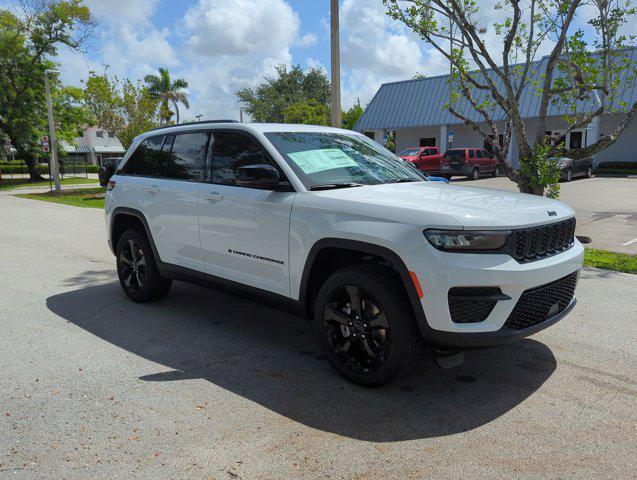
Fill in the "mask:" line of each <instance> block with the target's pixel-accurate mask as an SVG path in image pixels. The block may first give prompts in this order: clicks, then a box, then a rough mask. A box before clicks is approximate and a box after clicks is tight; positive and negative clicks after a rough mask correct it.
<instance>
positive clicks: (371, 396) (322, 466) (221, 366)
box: [0, 180, 637, 479]
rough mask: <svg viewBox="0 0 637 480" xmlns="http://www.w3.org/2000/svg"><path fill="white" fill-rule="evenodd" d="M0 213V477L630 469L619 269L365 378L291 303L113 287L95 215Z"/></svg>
mask: <svg viewBox="0 0 637 480" xmlns="http://www.w3.org/2000/svg"><path fill="white" fill-rule="evenodd" d="M497 181H499V180H497ZM487 182H489V180H485V181H480V182H479V183H480V184H484V185H485V186H486V184H487ZM0 225H2V235H0V278H2V282H1V290H0V326H1V334H0V367H2V368H1V370H0V379H1V380H2V381H1V384H2V389H1V390H0V409H1V410H0V413H1V415H0V479H3V478H11V479H35V478H37V479H44V478H54V479H63V478H68V479H77V478H96V479H119V478H127V479H128V478H135V479H143V478H149V479H173V478H190V479H236V478H243V479H254V478H259V479H270V478H285V479H295V478H308V479H309V478H311V479H314V478H343V479H351V478H355V479H375V478H399V479H420V478H467V477H470V478H475V477H483V478H561V479H563V478H634V477H635V475H636V474H637V466H636V464H635V463H636V460H635V451H637V435H636V433H637V427H636V426H637V402H636V401H635V399H636V396H637V387H636V385H637V374H636V372H637V352H636V350H635V338H636V336H637V313H636V312H637V299H636V297H635V292H636V291H637V276H634V275H628V274H619V273H613V272H607V271H600V270H594V269H586V270H585V271H584V272H583V274H582V278H581V281H580V284H579V286H578V290H577V296H578V299H579V303H578V305H577V306H576V308H575V310H574V311H573V312H572V313H571V314H570V315H569V316H568V317H567V318H566V319H564V320H563V321H561V322H560V323H558V324H557V325H555V326H553V327H552V328H550V329H548V330H546V331H544V332H541V333H540V334H538V335H535V336H533V337H532V338H530V339H526V340H524V341H521V342H519V343H516V344H514V345H511V346H507V347H502V348H497V349H491V350H482V351H475V352H469V353H468V354H467V359H466V362H465V364H464V365H463V366H462V367H458V368H456V369H452V370H439V369H437V368H436V367H434V366H433V364H432V362H431V361H430V360H429V359H428V358H423V359H421V361H420V363H419V365H418V368H417V369H416V371H414V372H413V373H412V374H411V375H410V376H409V377H407V378H405V379H404V380H401V381H400V382H398V383H397V384H395V385H391V386H389V387H386V388H382V389H373V390H370V389H364V388H361V387H358V386H355V385H352V384H349V383H347V382H345V381H344V380H343V379H341V378H340V377H339V376H338V375H337V374H336V373H335V372H334V371H333V370H332V369H331V367H330V366H329V365H328V364H327V362H326V361H325V360H324V359H323V358H322V356H321V355H320V353H319V352H318V350H317V347H316V343H315V341H314V337H313V334H312V331H311V328H310V325H309V323H307V322H305V321H303V320H301V319H299V318H297V317H294V316H292V315H290V314H287V313H282V312H280V311H278V310H275V309H273V308H270V307H267V306H263V305H260V304H256V303H252V302H250V301H249V300H245V299H240V298H236V297H233V296H229V295H226V294H222V293H218V292H215V291H211V290H205V289H201V288H198V287H194V286H188V285H185V284H179V283H177V284H176V285H175V287H173V290H172V291H171V293H170V294H169V295H168V296H167V297H166V298H165V299H163V300H162V301H160V302H158V303H155V304H149V305H138V304H134V303H132V302H130V301H128V300H127V299H126V297H125V296H124V294H123V293H122V292H121V290H120V288H119V286H118V285H117V283H116V279H115V275H114V259H113V257H112V255H111V254H110V252H109V251H108V249H107V247H106V244H105V241H104V225H103V214H102V212H101V211H99V210H93V209H82V208H75V207H69V206H64V205H56V204H49V203H44V202H37V201H32V200H26V199H21V198H16V197H13V196H9V195H0Z"/></svg>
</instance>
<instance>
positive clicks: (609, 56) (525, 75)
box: [383, 0, 637, 194]
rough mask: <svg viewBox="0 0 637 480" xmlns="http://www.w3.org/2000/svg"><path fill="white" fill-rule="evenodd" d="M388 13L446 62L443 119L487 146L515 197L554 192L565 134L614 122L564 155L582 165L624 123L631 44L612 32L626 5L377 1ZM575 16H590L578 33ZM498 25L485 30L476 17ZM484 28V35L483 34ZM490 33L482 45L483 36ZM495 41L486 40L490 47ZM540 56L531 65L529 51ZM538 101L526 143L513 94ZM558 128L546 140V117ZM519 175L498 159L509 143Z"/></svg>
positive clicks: (571, 0) (623, 0) (627, 17)
mask: <svg viewBox="0 0 637 480" xmlns="http://www.w3.org/2000/svg"><path fill="white" fill-rule="evenodd" d="M383 2H384V4H385V5H386V6H387V8H388V14H389V15H390V16H391V17H393V18H394V19H397V20H399V21H401V22H402V23H404V24H405V25H407V26H408V27H409V28H411V29H412V30H413V31H414V32H416V33H417V34H418V35H419V36H420V37H421V38H422V39H423V40H424V41H426V42H428V44H429V45H431V46H433V47H434V48H435V49H436V50H437V51H438V53H440V54H441V55H442V56H443V57H445V58H447V60H448V61H449V62H450V63H451V68H452V75H451V79H450V89H451V95H450V97H451V98H450V101H449V102H448V104H447V108H448V110H449V112H450V113H451V115H453V116H454V117H456V118H458V119H459V120H460V121H462V122H463V123H464V124H466V125H469V126H471V128H473V129H474V130H475V131H477V132H479V133H480V135H481V136H482V137H483V138H484V139H485V140H487V141H489V140H490V139H491V138H499V134H500V133H502V134H503V142H502V145H500V143H499V142H492V144H493V150H494V153H495V155H496V157H497V158H498V161H499V163H500V166H501V167H502V169H503V170H504V171H506V172H507V173H508V175H509V178H511V180H513V181H515V182H517V184H518V187H519V189H520V191H522V192H527V193H536V194H543V193H544V191H545V189H546V188H547V187H549V191H553V192H554V191H555V182H556V181H557V178H558V176H557V175H556V172H555V168H552V166H551V165H552V164H551V162H550V161H548V157H551V156H553V155H557V154H559V153H560V151H561V150H562V149H563V144H564V140H565V138H566V136H567V135H568V134H569V133H570V132H572V131H573V130H575V129H578V128H583V127H586V126H587V125H589V124H591V123H593V122H597V121H599V117H600V116H601V115H602V114H604V113H617V114H620V115H621V120H620V121H619V123H618V124H617V125H616V126H615V127H614V128H613V130H612V131H611V132H610V133H607V134H604V135H601V136H600V137H599V138H596V139H595V140H594V141H593V143H592V144H590V145H588V146H582V147H581V148H575V149H571V150H569V153H568V154H569V156H571V157H574V158H582V157H586V156H590V155H593V154H595V153H598V152H600V151H602V150H603V149H605V148H607V147H609V146H610V145H612V144H613V143H614V142H615V141H616V140H617V138H618V137H619V136H620V135H621V133H622V132H623V131H624V130H625V129H626V127H627V126H628V124H629V123H630V122H631V121H632V119H633V117H634V115H635V112H637V103H634V104H632V105H626V104H625V103H624V102H623V101H622V95H623V93H624V89H625V87H626V86H627V85H628V86H632V85H633V83H634V80H635V66H634V65H632V62H629V61H628V60H627V58H626V52H625V51H624V50H622V49H623V48H624V47H625V46H626V44H627V43H628V42H629V41H631V40H633V38H627V37H626V36H625V35H623V34H622V33H621V32H622V27H623V26H624V25H625V24H626V23H628V22H629V21H634V13H635V10H634V9H633V8H632V6H631V3H630V0H588V1H584V0H524V1H522V0H502V1H500V2H498V3H496V4H495V5H493V6H490V7H488V8H489V9H491V8H493V9H494V12H495V13H494V12H492V11H485V8H484V7H480V6H479V3H478V2H476V1H475V0H401V1H397V0H383ZM584 9H587V10H588V11H589V12H590V11H591V9H592V11H594V12H595V15H594V17H593V18H592V19H591V20H590V21H589V22H588V23H589V25H588V28H587V29H586V31H584V30H583V29H581V28H580V27H577V26H576V25H575V19H576V17H577V15H578V14H582V15H584V13H585V12H584ZM494 15H495V16H497V17H500V18H502V20H500V21H497V22H495V23H493V24H492V25H489V26H487V25H485V24H484V23H482V22H483V19H485V18H493V16H494ZM491 29H492V30H491ZM488 30H491V31H490V35H491V33H492V34H493V35H491V37H490V38H489V41H487V40H486V39H485V38H484V34H485V33H486V31H488ZM493 37H495V40H494V39H493ZM494 42H495V43H494ZM546 48H548V49H549V54H548V56H547V57H545V58H544V60H542V61H541V62H540V61H538V57H539V52H540V51H543V50H542V49H546ZM528 89H531V94H532V95H537V96H538V98H539V111H538V120H539V125H538V128H537V132H536V134H535V135H534V136H532V135H529V132H528V131H527V127H526V125H525V122H524V120H523V115H522V106H521V104H522V102H521V101H520V100H521V98H522V94H523V93H524V92H525V91H527V90H528ZM551 110H553V113H551V115H555V113H554V112H555V111H559V112H560V113H559V116H560V118H561V119H562V120H564V122H565V128H563V129H560V131H559V132H557V133H554V134H552V135H547V134H546V126H547V120H548V119H549V116H550V115H549V112H550V111H551ZM512 136H513V137H515V140H516V141H517V144H518V148H519V153H520V169H519V170H515V169H513V168H512V166H511V164H510V163H509V162H508V161H507V154H508V150H509V148H510V142H511V137H512Z"/></svg>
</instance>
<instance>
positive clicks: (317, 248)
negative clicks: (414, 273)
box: [299, 238, 428, 331]
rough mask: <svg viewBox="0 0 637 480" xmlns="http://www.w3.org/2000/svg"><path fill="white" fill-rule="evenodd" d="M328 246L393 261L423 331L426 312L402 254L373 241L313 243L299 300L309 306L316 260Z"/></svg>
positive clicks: (425, 322) (333, 239) (327, 240)
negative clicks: (310, 288)
mask: <svg viewBox="0 0 637 480" xmlns="http://www.w3.org/2000/svg"><path fill="white" fill-rule="evenodd" d="M326 248H342V249H347V250H354V251H356V252H361V253H366V254H370V255H375V256H377V257H382V258H384V259H386V260H387V261H388V262H389V263H391V265H392V268H393V269H394V270H395V271H396V272H397V273H398V275H399V276H400V278H401V280H402V284H403V287H404V288H405V291H406V292H407V296H408V298H409V303H410V304H411V307H412V310H413V312H414V315H415V316H416V321H417V322H418V325H419V327H420V328H421V331H422V328H423V325H424V326H428V324H427V320H426V318H425V312H424V310H423V308H422V304H421V303H420V297H419V296H418V292H417V291H416V287H415V286H414V283H413V281H412V279H411V275H410V273H409V270H408V268H407V266H406V265H405V263H404V262H403V260H402V259H401V258H400V256H399V255H398V254H397V253H396V252H394V251H393V250H390V249H389V248H386V247H383V246H380V245H376V244H373V243H368V242H361V241H358V240H349V239H344V238H322V239H320V240H317V241H316V243H314V245H312V248H311V249H310V251H309V253H308V255H307V258H306V259H305V265H304V267H303V273H302V275H301V284H300V286H299V302H300V303H301V305H303V306H304V308H306V307H307V306H308V302H309V301H310V299H309V298H307V288H308V283H309V281H310V274H311V272H312V268H313V266H314V262H315V260H316V257H317V256H318V254H319V253H320V252H321V251H322V250H324V249H326Z"/></svg>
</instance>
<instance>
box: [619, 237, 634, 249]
mask: <svg viewBox="0 0 637 480" xmlns="http://www.w3.org/2000/svg"><path fill="white" fill-rule="evenodd" d="M635 242H637V238H633V239H632V240H628V241H627V242H624V243H622V247H627V246H628V245H632V244H633V243H635Z"/></svg>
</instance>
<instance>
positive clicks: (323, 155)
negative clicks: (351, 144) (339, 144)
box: [288, 148, 358, 174]
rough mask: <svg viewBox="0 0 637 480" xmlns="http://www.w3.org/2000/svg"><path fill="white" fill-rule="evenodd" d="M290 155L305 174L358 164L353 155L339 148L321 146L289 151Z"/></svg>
mask: <svg viewBox="0 0 637 480" xmlns="http://www.w3.org/2000/svg"><path fill="white" fill-rule="evenodd" d="M288 157H290V158H291V159H292V161H294V163H296V164H297V165H298V166H299V168H300V169H301V170H303V173H305V174H310V173H316V172H322V171H324V170H332V169H335V168H343V167H356V166H358V164H357V163H356V162H355V161H354V159H353V158H352V157H350V156H349V155H348V154H346V153H345V152H343V151H342V150H339V149H338V148H320V149H317V150H305V151H303V152H294V153H288Z"/></svg>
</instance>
